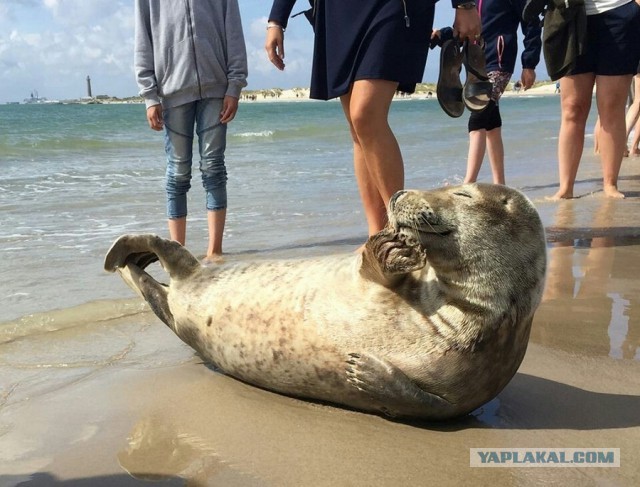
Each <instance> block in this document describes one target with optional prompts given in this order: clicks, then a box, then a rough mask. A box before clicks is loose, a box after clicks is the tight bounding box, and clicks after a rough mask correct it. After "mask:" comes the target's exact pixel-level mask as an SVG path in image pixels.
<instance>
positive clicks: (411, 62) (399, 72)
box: [269, 0, 435, 100]
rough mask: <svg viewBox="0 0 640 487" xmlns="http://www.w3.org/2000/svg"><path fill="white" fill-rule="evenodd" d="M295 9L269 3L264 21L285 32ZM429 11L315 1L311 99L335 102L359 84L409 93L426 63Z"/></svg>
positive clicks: (426, 3)
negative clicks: (389, 85) (389, 84)
mask: <svg viewBox="0 0 640 487" xmlns="http://www.w3.org/2000/svg"><path fill="white" fill-rule="evenodd" d="M295 3H296V0H274V2H273V7H272V9H271V14H270V15H269V20H274V21H277V22H278V23H279V24H281V25H282V26H283V27H286V26H287V22H288V18H289V15H290V14H291V11H292V10H293V6H294V4H295ZM300 3H301V5H302V3H303V2H300ZM308 6H309V4H308V2H306V1H305V2H304V6H303V8H308ZM434 7H435V2H433V1H432V0H315V43H314V53H313V66H312V71H311V87H310V91H311V93H310V97H311V98H314V99H318V100H329V99H331V98H337V97H339V96H342V95H344V94H346V93H348V91H349V89H350V86H351V84H352V83H353V82H354V81H357V80H362V79H383V80H388V81H396V82H398V83H399V85H398V90H400V91H404V92H406V93H413V92H414V91H415V87H416V83H420V82H421V81H422V76H423V74H424V68H425V65H426V62H427V53H428V50H429V40H430V38H431V29H432V27H433V15H434ZM298 19H300V20H299V21H300V22H306V20H305V19H304V17H303V16H300V17H296V19H294V21H298Z"/></svg>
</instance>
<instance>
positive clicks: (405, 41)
mask: <svg viewBox="0 0 640 487" xmlns="http://www.w3.org/2000/svg"><path fill="white" fill-rule="evenodd" d="M295 3H296V0H274V2H273V5H272V8H271V13H270V14H269V22H268V24H267V37H266V42H265V50H266V51H267V55H268V57H269V60H270V61H271V62H272V63H273V64H274V65H275V66H276V67H277V68H278V69H280V70H283V69H284V67H285V64H284V54H285V53H284V31H285V28H286V27H287V22H288V18H289V15H290V14H291V11H292V9H293V7H294V4H295ZM312 4H313V10H312V11H311V12H309V13H310V14H312V15H309V16H308V17H311V18H312V21H313V25H314V31H315V42H314V53H313V62H312V73H311V91H310V97H311V98H314V99H320V100H328V99H332V98H340V101H341V103H342V108H343V110H344V114H345V117H346V119H347V122H348V123H349V127H350V130H351V136H352V138H353V148H354V149H353V153H354V169H355V175H356V179H357V182H358V189H359V191H360V197H361V199H362V203H363V206H364V211H365V215H366V218H367V224H368V230H369V235H374V234H376V233H377V232H379V231H380V230H382V229H383V228H384V226H385V225H386V223H387V211H386V205H387V204H388V202H389V199H390V198H391V196H392V195H393V194H394V193H395V192H396V191H398V190H401V189H403V187H404V165H403V162H402V155H401V153H400V148H399V147H398V143H397V141H396V138H395V136H394V134H393V132H392V130H391V128H390V127H389V123H388V114H389V109H390V105H391V101H392V99H393V96H394V94H395V93H396V91H402V92H405V93H413V92H414V91H415V85H416V83H419V82H420V81H421V80H422V76H423V73H424V68H425V64H426V60H427V52H428V49H429V41H430V36H431V28H432V26H433V16H434V10H435V0H369V1H366V2H365V1H362V0H314V1H313V2H312ZM451 4H452V6H453V7H454V8H455V9H456V10H455V21H454V28H455V29H456V31H457V34H458V35H459V36H460V38H461V39H468V38H471V39H474V38H476V36H478V35H479V34H480V19H479V17H478V13H477V10H476V9H475V1H473V0H451ZM458 7H459V8H458Z"/></svg>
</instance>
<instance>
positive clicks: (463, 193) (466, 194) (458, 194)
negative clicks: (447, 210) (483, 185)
mask: <svg viewBox="0 0 640 487" xmlns="http://www.w3.org/2000/svg"><path fill="white" fill-rule="evenodd" d="M453 194H454V195H456V196H464V197H465V198H473V196H471V195H470V194H469V193H467V192H466V191H456V192H455V193H453Z"/></svg>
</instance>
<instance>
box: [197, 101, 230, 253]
mask: <svg viewBox="0 0 640 487" xmlns="http://www.w3.org/2000/svg"><path fill="white" fill-rule="evenodd" d="M222 104H223V99H222V98H208V99H205V100H200V101H199V102H198V110H197V128H196V132H197V134H198V145H199V149H200V171H201V172H202V185H203V187H204V189H205V191H206V193H207V202H206V205H207V228H208V230H209V244H208V246H207V257H208V258H212V257H215V256H219V255H221V254H222V236H223V233H224V225H225V221H226V216H227V169H226V166H225V158H224V152H225V149H226V146H227V125H226V124H223V123H221V122H220V112H221V110H222Z"/></svg>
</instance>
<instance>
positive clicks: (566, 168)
mask: <svg viewBox="0 0 640 487" xmlns="http://www.w3.org/2000/svg"><path fill="white" fill-rule="evenodd" d="M585 9H586V13H587V36H586V49H585V51H584V52H583V53H582V54H581V55H579V56H578V57H577V58H576V63H575V66H574V67H573V69H572V70H571V71H569V73H568V74H567V75H565V76H564V77H563V78H561V80H560V99H561V111H562V117H561V123H560V134H559V137H558V172H559V180H560V187H559V189H558V191H557V192H556V193H555V194H554V195H553V196H552V197H551V199H554V200H559V199H567V198H573V196H574V195H573V190H574V184H575V180H576V176H577V173H578V166H579V165H580V159H581V157H582V152H583V149H584V135H585V128H586V123H587V118H588V116H589V110H590V109H591V98H592V94H593V89H594V85H595V89H596V103H597V107H598V117H599V120H600V122H599V125H600V128H599V130H598V152H599V154H600V160H601V163H602V179H603V190H604V194H605V195H606V196H608V197H611V198H624V194H623V193H621V192H620V191H619V190H618V174H619V173H620V165H621V164H622V157H623V155H624V152H625V149H626V137H625V134H626V124H625V105H626V101H627V93H628V90H629V85H630V83H631V78H632V77H633V75H634V74H636V73H637V69H638V62H639V61H640V0H617V1H611V0H585Z"/></svg>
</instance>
